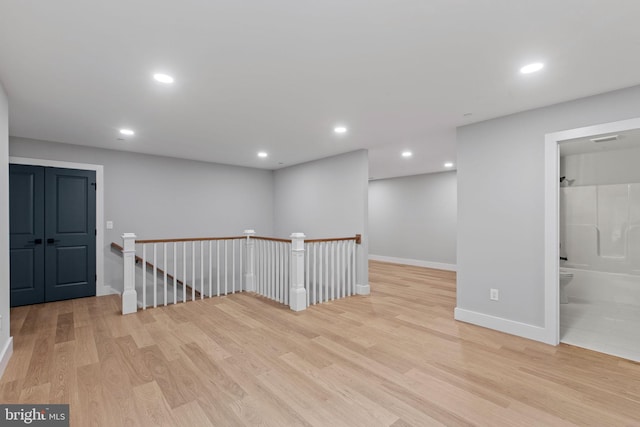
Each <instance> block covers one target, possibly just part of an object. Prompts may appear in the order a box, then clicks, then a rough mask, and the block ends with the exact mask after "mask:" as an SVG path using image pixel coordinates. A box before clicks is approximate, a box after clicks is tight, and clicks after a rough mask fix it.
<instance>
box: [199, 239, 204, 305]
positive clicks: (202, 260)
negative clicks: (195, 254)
mask: <svg viewBox="0 0 640 427" xmlns="http://www.w3.org/2000/svg"><path fill="white" fill-rule="evenodd" d="M200 299H204V241H203V240H200Z"/></svg>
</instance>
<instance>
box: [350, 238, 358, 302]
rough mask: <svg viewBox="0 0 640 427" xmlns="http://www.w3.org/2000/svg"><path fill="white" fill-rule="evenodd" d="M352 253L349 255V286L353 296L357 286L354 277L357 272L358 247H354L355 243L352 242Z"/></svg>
mask: <svg viewBox="0 0 640 427" xmlns="http://www.w3.org/2000/svg"><path fill="white" fill-rule="evenodd" d="M352 246H353V252H352V253H351V286H352V288H351V289H352V292H353V294H354V295H355V294H356V286H357V282H356V277H357V276H356V275H357V270H358V258H357V256H358V246H357V245H356V242H355V240H354V242H353V245H352Z"/></svg>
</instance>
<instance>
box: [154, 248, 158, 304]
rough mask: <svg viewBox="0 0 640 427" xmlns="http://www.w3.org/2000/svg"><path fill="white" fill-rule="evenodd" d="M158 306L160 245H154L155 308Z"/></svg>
mask: <svg viewBox="0 0 640 427" xmlns="http://www.w3.org/2000/svg"><path fill="white" fill-rule="evenodd" d="M157 306H158V244H157V243H154V244H153V308H156V307H157Z"/></svg>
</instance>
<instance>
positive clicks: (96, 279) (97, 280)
mask: <svg viewBox="0 0 640 427" xmlns="http://www.w3.org/2000/svg"><path fill="white" fill-rule="evenodd" d="M97 282H98V275H97V274H96V283H97Z"/></svg>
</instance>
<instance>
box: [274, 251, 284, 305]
mask: <svg viewBox="0 0 640 427" xmlns="http://www.w3.org/2000/svg"><path fill="white" fill-rule="evenodd" d="M276 247H277V248H278V289H277V295H276V296H277V299H276V300H277V301H278V302H280V303H282V302H283V301H284V298H283V297H282V296H283V294H284V292H282V285H283V283H282V282H283V281H284V257H283V256H282V242H277V243H276Z"/></svg>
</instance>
